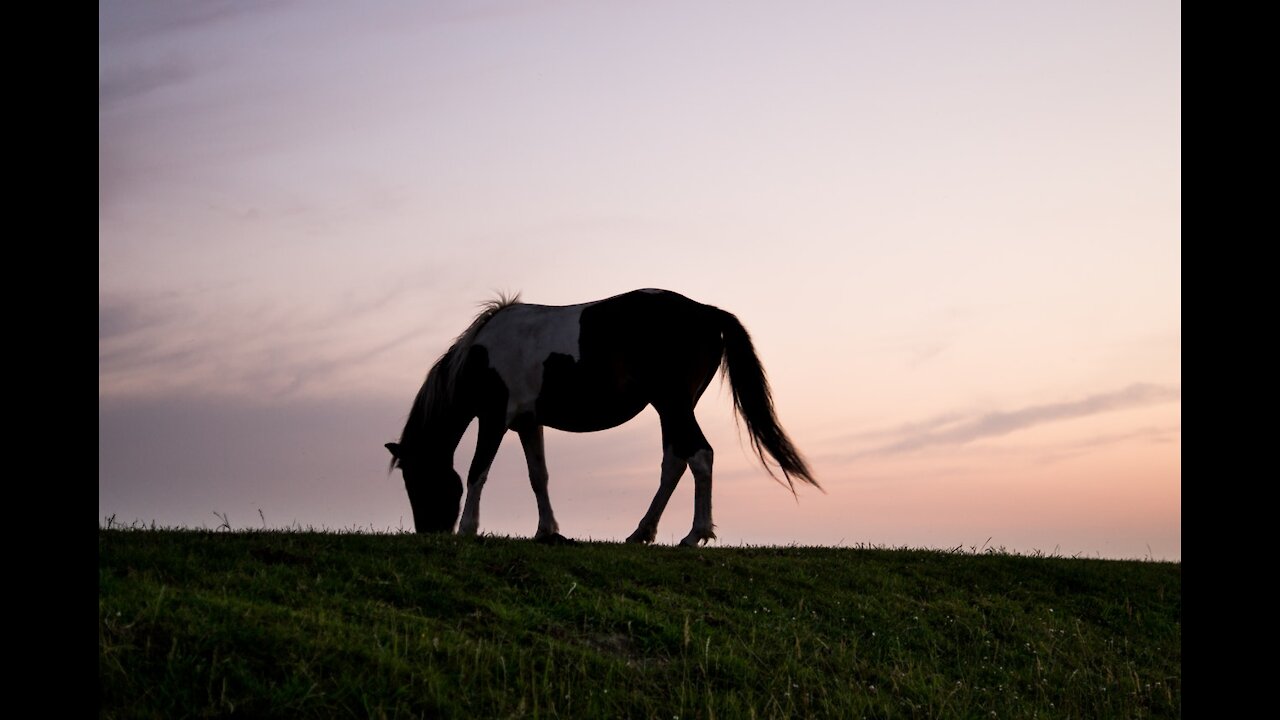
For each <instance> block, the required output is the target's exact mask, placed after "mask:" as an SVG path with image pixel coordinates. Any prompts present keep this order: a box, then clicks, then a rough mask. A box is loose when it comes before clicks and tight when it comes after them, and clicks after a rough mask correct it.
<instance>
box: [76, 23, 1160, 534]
mask: <svg viewBox="0 0 1280 720" xmlns="http://www.w3.org/2000/svg"><path fill="white" fill-rule="evenodd" d="M1180 15H1181V11H1180V8H1179V7H1178V6H1177V5H1176V4H1172V5H1171V4H1169V3H1164V2H1150V3H1141V2H1138V3H1124V4H1120V5H1117V4H1115V3H1103V2H1097V3H1093V2H1089V3H1055V4H1046V3H1009V2H998V3H984V2H975V3H961V4H957V3H946V2H936V3H927V2H920V3H917V2H912V3H886V4H869V3H785V4H780V3H763V2H762V3H743V2H734V3H716V2H707V3H696V4H690V3H675V2H669V3H668V2H652V3H643V4H635V5H628V6H618V5H612V4H609V5H606V4H600V3H589V2H487V3H477V2H468V3H462V2H458V3H431V4H429V5H426V4H424V5H422V6H418V5H414V4H408V5H406V4H401V3H380V2H375V3H360V4H351V3H257V4H238V3H193V2H185V3H182V2H180V3H162V4H154V3H141V2H104V3H101V4H100V5H99V50H98V52H99V114H98V118H99V123H98V127H99V205H98V207H99V226H98V227H99V241H98V242H99V244H98V249H99V344H98V346H99V476H98V478H99V479H98V507H99V514H100V515H102V516H104V517H105V516H110V515H115V516H116V519H117V520H123V521H126V522H128V521H132V520H142V521H145V522H150V521H151V520H155V521H157V522H158V523H160V524H168V525H177V524H182V525H195V526H200V525H202V524H204V525H208V526H212V525H216V524H218V522H220V521H219V520H217V519H216V518H215V517H214V516H213V513H214V512H215V511H216V512H219V513H227V515H228V516H229V518H230V520H231V522H232V524H233V525H234V526H236V527H254V526H261V524H262V521H261V519H260V517H259V514H258V511H259V510H261V511H262V514H263V515H264V516H265V518H266V521H267V524H268V525H270V526H283V525H290V524H293V523H298V524H301V525H303V526H306V525H315V526H327V527H353V526H356V527H364V528H368V527H373V528H375V529H386V528H394V527H398V526H400V525H401V524H402V523H403V524H404V525H405V526H408V525H409V524H410V521H409V518H410V511H409V505H408V500H407V498H406V497H405V494H404V490H403V486H402V484H401V482H400V479H399V475H398V473H397V475H395V476H391V477H388V476H387V475H386V461H387V460H388V456H387V455H386V451H385V450H384V449H383V448H382V443H384V442H387V441H389V440H393V439H395V438H396V436H397V435H398V433H399V431H400V429H401V426H402V425H403V421H404V417H405V415H406V414H407V412H408V409H409V404H410V402H411V401H412V398H413V395H414V393H415V392H416V391H417V389H418V386H419V384H420V383H421V381H422V378H423V376H424V374H425V372H426V370H427V368H428V367H429V365H430V364H431V362H432V361H433V360H434V359H435V357H437V356H438V355H439V354H440V353H441V352H443V351H444V350H445V348H446V347H447V345H448V343H449V341H450V340H451V339H452V338H453V337H454V336H455V335H456V334H457V333H458V332H460V331H461V330H462V329H463V328H464V327H465V326H466V324H467V323H468V322H469V320H470V318H471V317H472V315H473V314H474V313H475V311H476V304H477V303H478V302H480V301H482V300H485V299H488V298H490V297H492V296H493V295H494V293H495V291H497V290H511V291H515V290H519V291H522V292H523V294H524V298H525V299H526V300H527V301H529V302H536V303H543V304H567V303H576V302H583V301H587V300H593V299H598V298H602V297H606V296H610V295H614V294H617V293H620V292H624V291H627V290H631V289H635V288H640V287H663V288H668V289H671V290H675V291H678V292H681V293H683V294H685V295H688V296H690V297H692V298H694V299H697V300H701V301H703V302H706V303H709V304H713V305H717V306H720V307H723V308H725V309H727V310H729V311H731V312H733V313H735V314H737V315H738V316H739V317H740V318H741V319H742V321H743V322H744V324H745V325H746V326H747V327H748V329H749V330H750V331H751V332H752V334H753V336H754V338H755V340H756V345H757V349H758V350H759V352H760V355H761V358H762V360H763V361H764V364H765V367H766V369H767V371H768V372H769V375H770V379H771V381H772V384H773V387H774V391H775V395H776V399H777V401H778V410H779V414H780V416H781V419H782V422H783V424H784V426H785V427H786V428H787V430H788V432H789V433H790V434H791V435H792V437H793V439H794V440H795V441H796V443H797V445H798V446H799V447H800V448H801V450H802V451H803V452H804V453H805V454H806V456H807V457H808V458H809V459H810V461H811V463H812V465H813V467H814V470H815V472H816V474H817V476H818V478H819V480H820V481H821V482H822V483H823V486H824V487H825V488H826V490H827V493H826V494H822V493H818V492H815V491H812V490H811V489H805V490H802V491H801V493H800V497H799V500H798V502H797V501H795V500H793V499H792V497H791V495H790V494H789V493H788V492H786V491H785V490H783V489H781V488H779V487H778V486H777V485H776V484H774V483H773V482H772V481H771V480H769V478H768V476H767V475H766V474H765V473H764V471H763V470H761V469H760V468H759V466H758V465H756V464H754V461H753V459H752V457H751V456H750V454H749V453H748V452H747V451H746V450H744V449H743V443H742V441H741V440H740V439H739V438H738V435H737V432H736V430H735V427H734V422H733V417H732V414H731V409H730V404H729V401H728V398H727V397H726V396H725V394H724V393H722V392H718V391H717V389H716V387H715V386H713V388H712V390H711V391H710V392H709V393H708V394H707V396H706V397H705V398H704V399H703V402H702V404H701V405H700V406H699V418H700V421H701V422H702V424H703V426H704V428H705V429H706V432H707V435H708V437H709V438H710V440H711V442H712V444H713V445H714V446H715V448H716V450H717V454H716V487H715V520H716V523H717V525H718V528H717V532H718V534H719V536H720V538H721V542H722V543H723V544H738V543H790V542H797V543H805V544H836V543H843V544H845V545H852V544H857V543H870V544H885V545H912V546H929V547H956V546H965V547H969V546H978V547H981V546H983V545H984V544H989V545H992V546H1004V547H1007V548H1010V549H1017V550H1020V551H1031V550H1036V549H1038V550H1043V551H1045V552H1050V551H1054V550H1055V549H1057V551H1058V552H1060V553H1062V554H1068V555H1070V554H1077V553H1078V554H1082V555H1087V556H1090V557H1095V556H1101V557H1154V558H1157V559H1161V558H1163V559H1179V558H1180V557H1181V519H1180V518H1181V473H1182V470H1181V373H1182V370H1181V219H1180V218H1181V89H1180V87H1181V20H1180ZM471 442H473V440H471V438H470V436H468V439H466V440H464V444H463V446H462V448H460V450H459V453H458V458H457V464H458V466H459V467H460V468H465V466H466V464H467V463H468V462H469V461H470V443H471ZM548 461H549V465H550V470H551V475H552V479H551V498H552V501H553V503H554V504H555V507H556V512H557V516H558V518H559V520H560V524H561V527H562V529H563V531H564V532H565V533H566V534H568V535H571V536H574V537H584V538H585V537H594V538H599V539H621V538H624V537H626V536H627V535H628V534H629V533H630V532H631V531H632V530H633V529H634V528H635V524H636V522H637V521H638V520H639V518H640V516H641V515H642V514H643V512H644V510H645V508H646V507H647V504H648V501H649V498H650V497H651V496H652V493H653V491H654V490H655V489H656V486H657V479H658V465H659V461H660V451H659V443H658V432H657V425H656V417H655V416H654V415H653V413H652V411H651V410H650V411H646V412H645V413H644V414H642V415H641V417H640V418H637V419H636V420H635V421H633V422H632V423H631V424H628V425H626V426H624V427H622V428H618V429H616V430H612V431H609V432H605V433H596V434H589V435H580V436H575V435H569V434H564V433H555V432H553V433H550V435H549V437H548ZM692 505H693V500H692V481H691V480H689V479H687V478H686V480H685V481H684V484H683V485H682V486H681V487H680V489H679V490H678V491H677V493H676V495H675V497H674V498H673V499H672V502H671V505H670V506H669V508H668V510H667V513H666V515H665V516H664V518H663V522H662V524H661V526H660V527H659V532H658V540H659V542H672V541H675V540H678V539H679V538H680V537H683V536H684V534H685V533H686V532H687V531H688V528H689V523H690V521H691V518H692ZM536 522H537V513H536V509H535V507H534V503H533V496H532V492H531V491H530V490H529V485H528V481H527V479H526V477H525V475H524V468H523V459H522V457H521V455H520V450H519V443H518V442H517V441H516V440H515V438H508V441H507V443H506V444H505V445H504V446H503V450H502V452H501V453H500V455H499V458H498V461H497V463H496V465H495V469H494V471H493V473H491V475H490V482H489V485H488V487H487V489H486V491H485V502H484V504H483V506H482V514H481V528H482V530H485V531H490V532H496V533H503V534H513V535H521V536H529V535H532V533H533V530H534V528H535V526H536ZM988 538H990V541H989V543H988Z"/></svg>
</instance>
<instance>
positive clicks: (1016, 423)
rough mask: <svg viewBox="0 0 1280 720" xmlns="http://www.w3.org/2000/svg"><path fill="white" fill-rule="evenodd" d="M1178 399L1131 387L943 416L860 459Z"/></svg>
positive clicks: (1166, 390) (1175, 394) (1163, 390)
mask: <svg viewBox="0 0 1280 720" xmlns="http://www.w3.org/2000/svg"><path fill="white" fill-rule="evenodd" d="M1181 398H1182V389H1181V388H1180V387H1172V386H1168V385H1154V384H1151V383H1134V384H1132V385H1130V386H1128V387H1126V388H1123V389H1121V390H1116V391H1114V392H1109V393H1101V394H1098V395H1090V396H1089V397H1086V398H1084V399H1083V400H1077V401H1074V402H1063V403H1049V404H1045V405H1032V406H1030V407H1025V408H1022V409H1020V410H1013V411H1008V412H993V413H987V414H985V415H980V416H978V417H974V418H969V419H964V418H963V417H962V416H955V415H944V416H942V417H940V418H935V419H934V420H930V421H927V422H924V423H918V424H915V425H906V426H903V427H902V428H900V429H899V430H900V431H902V437H900V438H899V439H898V440H896V441H894V442H891V443H889V444H886V445H883V446H881V447H878V448H875V449H873V450H869V451H867V452H865V453H860V454H861V455H894V454H901V453H907V452H911V451H914V450H920V449H922V448H927V447H933V446H936V445H963V444H965V443H970V442H973V441H974V440H981V439H983V438H989V437H999V436H1001V435H1008V434H1009V433H1013V432H1017V431H1019V430H1025V429H1027V428H1030V427H1034V426H1036V425H1043V424H1045V423H1050V422H1055V421H1057V420H1069V419H1072V418H1079V417H1085V416H1088V415H1097V414H1099V413H1104V412H1110V411H1112V410H1122V409H1125V408H1132V407H1141V406H1145V405H1156V404H1159V403H1166V402H1174V401H1176V400H1180V399H1181Z"/></svg>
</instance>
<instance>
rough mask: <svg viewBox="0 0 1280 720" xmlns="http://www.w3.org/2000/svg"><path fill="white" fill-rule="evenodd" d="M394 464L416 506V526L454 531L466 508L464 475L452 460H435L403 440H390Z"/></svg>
mask: <svg viewBox="0 0 1280 720" xmlns="http://www.w3.org/2000/svg"><path fill="white" fill-rule="evenodd" d="M386 448H387V450H390V451H391V456H392V458H393V459H392V461H391V465H392V467H398V468H400V472H401V474H403V475H404V487H405V490H407V491H408V492H409V505H410V506H411V507H412V508H413V526H414V528H415V529H416V530H417V531H418V532H420V533H429V532H442V533H449V532H453V526H454V525H455V524H457V522H458V515H459V513H460V512H461V510H462V478H460V477H458V473H457V472H456V471H455V470H454V469H453V467H452V465H450V464H449V463H448V461H447V460H446V461H442V462H431V461H429V460H427V459H426V458H423V457H419V456H417V455H416V454H415V453H412V452H409V451H408V448H406V447H405V446H403V445H401V444H399V443H387V444H386Z"/></svg>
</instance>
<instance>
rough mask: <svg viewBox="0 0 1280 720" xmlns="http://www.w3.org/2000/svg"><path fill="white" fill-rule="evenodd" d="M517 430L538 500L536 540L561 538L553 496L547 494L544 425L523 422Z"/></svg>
mask: <svg viewBox="0 0 1280 720" xmlns="http://www.w3.org/2000/svg"><path fill="white" fill-rule="evenodd" d="M516 432H517V433H519V435H520V444H521V445H522V446H523V447H524V459H525V462H526V463H527V464H528V465H529V485H531V486H532V487H533V496H534V497H535V498H536V499H537V501H538V532H537V533H535V534H534V536H533V539H534V540H542V541H547V540H552V539H555V538H561V539H562V536H561V535H560V524H559V523H557V522H556V514H555V512H554V511H553V510H552V509H551V496H550V495H548V494H547V480H548V474H547V454H546V449H545V446H544V444H543V438H542V435H543V431H542V426H541V425H539V424H537V423H535V422H526V423H521V424H520V425H518V426H517V428H516Z"/></svg>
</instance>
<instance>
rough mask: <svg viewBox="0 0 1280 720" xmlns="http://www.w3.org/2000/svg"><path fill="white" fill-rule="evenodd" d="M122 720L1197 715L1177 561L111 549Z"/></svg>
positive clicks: (343, 544)
mask: <svg viewBox="0 0 1280 720" xmlns="http://www.w3.org/2000/svg"><path fill="white" fill-rule="evenodd" d="M98 558H99V564H98V567H99V570H98V652H99V661H98V663H99V664H98V676H99V693H100V696H99V700H100V703H99V704H100V715H101V716H102V717H106V718H115V717H164V718H176V717H208V716H222V715H231V714H235V715H243V716H250V717H290V718H293V717H386V718H410V717H459V718H583V717H586V718H593V717H602V718H660V719H661V720H673V719H676V718H679V719H681V720H684V719H688V718H707V719H711V718H722V719H728V718H755V717H759V718H783V717H785V718H792V717H836V718H859V717H868V718H950V717H958V718H977V717H982V718H989V717H1003V718H1032V717H1042V718H1057V717H1062V718H1100V717H1119V718H1154V717H1175V716H1178V715H1180V708H1181V695H1182V682H1181V680H1182V630H1181V614H1182V599H1181V598H1182V591H1181V582H1182V566H1181V564H1180V563H1163V562H1139V561H1108V560H1088V559H1069V558H1057V557H1024V556H1017V555H1007V554H1001V553H992V552H988V553H982V554H967V553H961V552H939V551H925V550H882V549H834V548H816V547H815V548H801V547H787V548H776V547H761V548H703V549H698V550H689V549H682V548H671V547H636V546H627V545H616V544H605V543H584V544H581V545H577V546H568V547H565V546H555V547H551V546H542V545H538V544H534V543H531V542H529V541H526V540H511V539H499V538H478V539H465V538H458V537H454V536H430V537H418V536H414V535H372V534H356V533H315V532H267V531H258V532H234V533H233V532H209V531H185V530H183V531H173V530H156V531H149V530H114V529H100V530H99V532H98Z"/></svg>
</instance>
